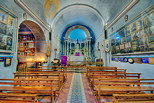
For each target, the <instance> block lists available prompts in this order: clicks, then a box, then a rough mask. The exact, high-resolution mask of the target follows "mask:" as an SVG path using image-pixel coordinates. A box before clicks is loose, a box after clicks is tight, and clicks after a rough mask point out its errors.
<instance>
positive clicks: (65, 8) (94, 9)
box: [51, 3, 106, 28]
mask: <svg viewBox="0 0 154 103" xmlns="http://www.w3.org/2000/svg"><path fill="white" fill-rule="evenodd" d="M76 6H83V7H87V8H88V9H91V10H92V11H93V12H95V14H96V15H97V17H99V18H100V19H101V21H102V22H101V23H102V27H103V26H104V25H103V24H105V23H104V22H106V20H105V19H104V17H103V16H102V15H101V13H100V12H99V11H98V10H97V9H96V8H94V7H93V6H91V5H87V4H81V3H76V4H71V5H68V6H65V7H64V8H62V9H61V10H59V11H58V12H57V13H56V14H55V15H54V17H53V20H52V21H53V22H52V23H51V28H52V27H53V25H54V24H55V23H56V21H57V20H58V18H60V17H61V15H62V14H64V13H65V12H66V11H68V9H71V8H73V7H76Z"/></svg>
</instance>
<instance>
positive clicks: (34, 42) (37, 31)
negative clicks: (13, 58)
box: [17, 20, 46, 70]
mask: <svg viewBox="0 0 154 103" xmlns="http://www.w3.org/2000/svg"><path fill="white" fill-rule="evenodd" d="M20 27H21V29H19V32H18V34H19V35H20V34H21V35H24V36H25V37H24V38H26V39H25V40H23V38H22V39H21V38H20V39H19V40H20V41H19V42H18V43H19V44H20V46H21V48H22V49H21V48H20V46H19V47H18V64H19V65H18V66H17V70H20V69H19V67H20V65H24V66H26V65H27V64H26V65H25V63H28V62H33V64H31V66H32V65H34V64H35V63H34V62H44V61H46V46H45V45H46V40H45V35H44V32H43V30H42V29H41V27H40V26H39V25H38V24H37V23H35V22H34V21H30V20H25V21H23V22H21V24H20ZM22 27H23V28H22ZM29 35H30V36H29ZM31 37H32V38H33V39H32V38H31ZM25 51H26V52H25ZM25 53H26V54H25ZM21 62H22V63H23V64H20V63H21ZM25 69H26V68H25Z"/></svg>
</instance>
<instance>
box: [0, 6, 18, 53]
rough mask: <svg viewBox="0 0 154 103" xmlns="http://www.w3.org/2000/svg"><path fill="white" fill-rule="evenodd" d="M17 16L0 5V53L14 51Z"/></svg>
mask: <svg viewBox="0 0 154 103" xmlns="http://www.w3.org/2000/svg"><path fill="white" fill-rule="evenodd" d="M16 28H17V16H16V15H14V14H13V13H12V12H10V11H9V10H7V9H6V8H4V7H2V6H0V53H12V52H14V46H13V45H12V44H13V42H14V39H13V38H14V37H16V35H17V30H16Z"/></svg>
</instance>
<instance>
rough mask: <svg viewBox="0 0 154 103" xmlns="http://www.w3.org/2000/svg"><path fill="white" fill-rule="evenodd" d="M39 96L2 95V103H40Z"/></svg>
mask: <svg viewBox="0 0 154 103" xmlns="http://www.w3.org/2000/svg"><path fill="white" fill-rule="evenodd" d="M36 97H37V94H26V93H1V92H0V103H38V101H37V98H36Z"/></svg>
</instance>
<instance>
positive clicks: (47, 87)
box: [0, 79, 55, 103]
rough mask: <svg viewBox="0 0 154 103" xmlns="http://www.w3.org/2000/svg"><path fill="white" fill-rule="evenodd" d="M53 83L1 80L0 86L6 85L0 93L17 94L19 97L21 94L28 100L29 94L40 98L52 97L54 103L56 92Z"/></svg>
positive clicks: (30, 80) (46, 81) (48, 81)
mask: <svg viewBox="0 0 154 103" xmlns="http://www.w3.org/2000/svg"><path fill="white" fill-rule="evenodd" d="M52 81H53V80H51V79H0V85H5V86H0V91H1V92H6V93H15V94H16V95H19V97H20V94H21V93H24V94H22V95H21V96H24V95H25V98H28V97H27V96H26V95H27V94H30V95H31V94H36V95H37V96H39V97H40V96H51V101H52V103H54V99H55V91H54V87H53V84H52ZM6 85H7V86H6ZM8 85H9V86H8ZM25 93H26V94H25ZM4 95H5V94H4ZM5 96H9V97H10V94H6V95H5ZM31 96H32V95H31Z"/></svg>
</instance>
